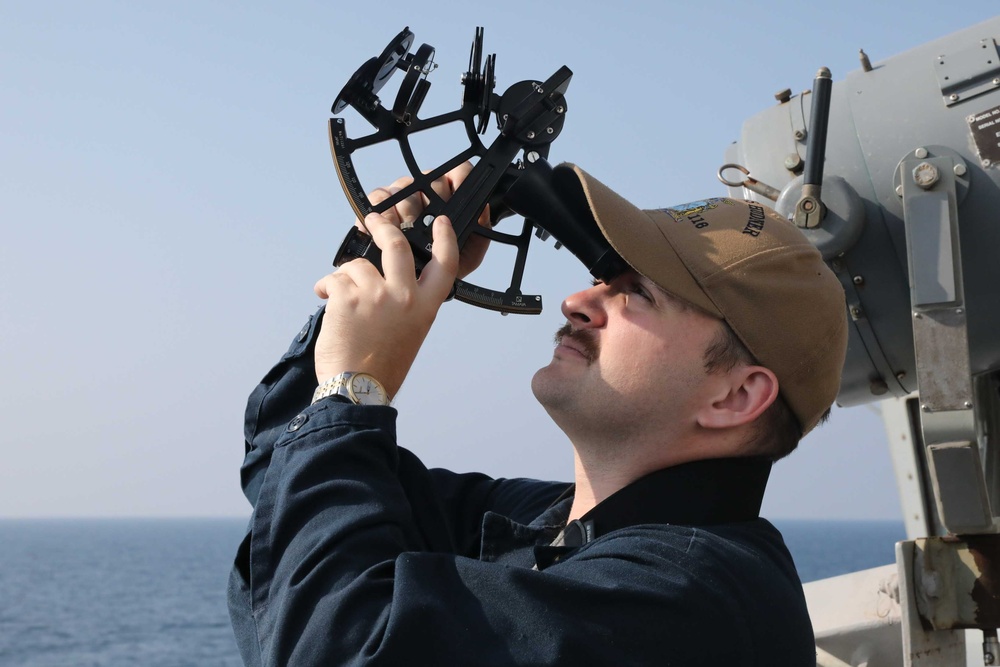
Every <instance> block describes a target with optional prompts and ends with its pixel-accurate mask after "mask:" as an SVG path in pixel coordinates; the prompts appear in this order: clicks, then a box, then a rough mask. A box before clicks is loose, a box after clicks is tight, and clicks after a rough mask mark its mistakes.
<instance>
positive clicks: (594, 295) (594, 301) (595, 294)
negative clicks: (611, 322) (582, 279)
mask: <svg viewBox="0 0 1000 667" xmlns="http://www.w3.org/2000/svg"><path fill="white" fill-rule="evenodd" d="M608 290H609V287H608V286H607V285H604V284H603V283H598V284H597V285H594V286H593V287H590V288H588V289H585V290H583V291H581V292H577V293H576V294H570V295H569V296H568V297H566V299H565V300H564V301H563V302H562V314H563V316H564V317H565V318H566V321H567V322H569V323H570V324H572V325H573V326H574V327H576V328H578V329H584V328H587V329H599V328H601V327H603V326H604V325H605V323H606V322H607V320H608V314H607V311H606V310H605V308H604V297H605V296H606V294H605V293H606V292H607V291H608Z"/></svg>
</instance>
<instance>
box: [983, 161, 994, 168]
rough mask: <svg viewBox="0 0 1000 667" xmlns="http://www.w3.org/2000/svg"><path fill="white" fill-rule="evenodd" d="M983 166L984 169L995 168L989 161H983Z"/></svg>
mask: <svg viewBox="0 0 1000 667" xmlns="http://www.w3.org/2000/svg"><path fill="white" fill-rule="evenodd" d="M983 166H984V167H991V166H993V163H992V162H990V161H989V160H983Z"/></svg>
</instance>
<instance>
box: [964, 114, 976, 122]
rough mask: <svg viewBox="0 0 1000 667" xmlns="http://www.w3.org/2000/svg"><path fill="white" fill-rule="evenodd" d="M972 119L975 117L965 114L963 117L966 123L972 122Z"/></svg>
mask: <svg viewBox="0 0 1000 667" xmlns="http://www.w3.org/2000/svg"><path fill="white" fill-rule="evenodd" d="M974 120H976V117H975V116H966V117H965V122H966V123H971V122H972V121H974Z"/></svg>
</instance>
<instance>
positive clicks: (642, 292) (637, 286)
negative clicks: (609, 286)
mask: <svg viewBox="0 0 1000 667" xmlns="http://www.w3.org/2000/svg"><path fill="white" fill-rule="evenodd" d="M629 291H630V292H632V293H633V294H638V295H639V296H640V297H642V298H643V299H645V300H646V301H649V302H652V301H653V296H652V295H651V294H650V293H649V290H647V289H646V286H645V285H643V284H642V283H641V282H639V281H638V280H635V281H633V282H632V283H631V284H630V285H629Z"/></svg>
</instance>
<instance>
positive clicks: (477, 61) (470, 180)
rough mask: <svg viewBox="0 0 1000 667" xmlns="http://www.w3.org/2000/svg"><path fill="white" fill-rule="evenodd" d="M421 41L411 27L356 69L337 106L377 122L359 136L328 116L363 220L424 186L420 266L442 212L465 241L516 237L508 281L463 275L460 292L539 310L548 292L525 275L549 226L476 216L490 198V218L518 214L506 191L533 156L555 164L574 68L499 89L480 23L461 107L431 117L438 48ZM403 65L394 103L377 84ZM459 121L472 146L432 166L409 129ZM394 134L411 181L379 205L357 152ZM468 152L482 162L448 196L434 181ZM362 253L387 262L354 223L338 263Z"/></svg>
mask: <svg viewBox="0 0 1000 667" xmlns="http://www.w3.org/2000/svg"><path fill="white" fill-rule="evenodd" d="M413 41H414V35H413V33H412V32H411V31H410V30H409V28H404V29H403V30H402V31H401V32H400V33H399V34H398V35H396V37H395V38H393V40H392V41H390V42H389V44H388V45H387V46H386V48H385V49H384V50H383V51H382V53H381V55H379V56H377V57H375V58H371V59H370V60H368V61H367V62H365V63H364V64H363V65H362V66H361V67H360V68H359V69H358V70H357V71H356V72H355V73H354V75H353V76H352V77H351V79H350V81H348V83H347V85H345V86H344V88H343V90H341V92H340V94H339V95H338V96H337V99H336V101H335V102H334V103H333V108H332V111H333V113H334V115H336V114H339V113H340V112H342V111H343V110H344V109H346V108H347V107H348V106H350V107H352V108H353V109H355V110H356V111H357V112H358V113H359V114H360V115H361V116H362V117H363V118H364V119H365V120H367V121H368V122H369V123H370V124H371V125H372V126H373V127H374V128H375V131H374V132H372V133H370V134H366V135H363V136H359V137H356V138H352V137H349V136H348V135H347V129H346V127H345V122H344V119H342V118H331V119H330V147H331V150H332V152H333V158H334V163H335V165H336V168H337V176H338V177H339V179H340V183H341V185H342V186H343V188H344V192H345V194H346V195H347V197H348V199H349V201H350V203H351V207H352V208H353V209H354V212H355V214H356V215H357V216H358V218H359V219H361V220H363V219H364V217H365V216H366V215H367V214H368V213H371V212H372V211H375V212H379V213H381V212H383V211H386V210H388V209H389V208H391V207H393V206H395V205H396V204H398V203H399V202H401V201H403V200H404V199H406V198H407V197H409V196H411V195H413V194H415V193H417V192H421V193H423V195H424V196H425V197H426V198H427V200H428V201H429V205H428V206H427V208H426V210H425V211H424V214H423V216H422V217H421V218H420V219H419V220H415V221H406V222H405V223H404V224H403V225H402V227H401V229H402V230H403V234H404V235H405V236H406V238H407V240H408V241H409V243H410V246H411V247H412V249H413V253H414V258H415V259H416V264H417V269H418V271H419V269H420V268H422V267H423V266H424V265H425V264H426V263H427V261H429V259H430V247H431V223H432V222H433V221H434V218H435V217H437V216H439V215H447V216H448V217H449V219H450V220H451V222H452V225H453V226H454V228H455V232H456V235H457V236H458V242H459V246H460V247H462V246H464V244H465V242H466V241H467V240H468V239H469V238H470V236H471V235H472V234H479V235H481V236H485V237H487V238H489V239H490V240H491V241H492V242H498V243H504V244H507V245H511V246H514V247H515V248H516V249H517V254H516V258H515V261H514V267H513V272H512V275H511V282H510V285H509V286H508V287H507V288H506V289H505V290H494V289H488V288H484V287H479V286H477V285H473V284H471V283H467V282H464V281H461V280H459V281H457V282H456V284H455V291H454V294H455V298H456V299H459V300H460V301H464V302H466V303H470V304H472V305H475V306H479V307H482V308H489V309H492V310H497V311H500V312H501V313H538V312H540V311H541V297H540V296H534V295H523V294H522V293H521V278H522V276H523V273H524V266H525V261H526V258H527V251H528V245H529V243H530V241H531V236H532V232H533V231H535V232H536V233H537V234H538V235H539V236H541V237H543V238H545V237H546V236H548V233H547V232H545V231H544V229H543V228H542V227H541V226H538V225H536V224H535V223H533V222H532V221H531V220H529V219H527V218H526V219H525V221H524V226H523V228H522V231H521V233H520V234H516V235H514V234H505V233H502V232H498V231H496V230H495V229H493V228H492V227H483V226H481V225H479V224H478V223H477V221H478V219H479V216H480V214H481V213H482V211H483V210H484V208H485V207H486V205H487V204H489V205H490V217H491V222H492V224H496V223H497V222H498V221H499V220H500V219H501V218H503V217H505V216H507V215H511V214H512V211H511V209H510V207H508V206H506V205H505V202H504V195H505V193H506V192H507V191H508V190H509V189H510V187H511V186H512V185H513V184H514V183H515V182H516V181H517V180H518V179H519V178H520V177H521V176H522V175H524V174H525V173H526V172H528V171H530V170H532V169H533V168H535V165H538V166H539V167H540V168H545V169H549V170H550V168H549V167H548V164H547V162H546V161H545V158H546V157H547V156H548V151H549V145H550V144H551V143H552V141H554V140H555V138H556V137H557V136H559V133H560V131H561V130H562V127H563V123H564V121H565V117H566V99H565V97H564V94H565V92H566V89H567V87H568V86H569V81H570V78H571V77H572V75H573V73H572V72H571V71H570V70H569V69H568V68H566V67H561V68H560V69H559V70H558V71H557V72H556V73H555V74H553V75H552V76H550V77H549V78H548V79H546V80H545V81H520V82H518V83H515V84H513V85H512V86H510V87H509V88H508V89H507V90H506V91H505V92H504V93H503V94H502V95H499V94H497V93H495V92H494V87H495V84H496V80H495V71H496V55H495V54H492V55H489V56H486V57H485V58H484V57H483V29H482V28H477V29H476V36H475V39H474V40H473V44H472V51H471V53H470V56H469V69H468V71H467V72H466V73H465V74H464V76H463V77H462V86H463V87H464V92H463V96H462V105H461V107H460V108H459V109H457V110H455V111H451V112H448V113H444V114H440V115H438V116H434V117H432V118H426V119H425V118H421V117H420V115H419V112H420V107H421V105H422V104H423V101H424V99H425V97H426V95H427V92H428V90H429V89H430V81H429V80H428V78H427V77H428V75H429V74H430V73H431V71H433V69H434V68H435V67H436V65H435V64H434V48H433V47H432V46H429V45H427V44H423V45H421V46H420V47H419V48H418V49H417V50H416V52H414V53H411V52H410V47H411V46H412V45H413ZM396 70H400V71H402V72H404V73H405V74H404V77H403V81H402V83H401V85H400V88H399V92H398V93H397V94H396V98H395V100H394V101H393V104H392V106H391V108H390V107H388V106H386V105H384V104H383V103H382V100H380V99H379V97H378V93H379V91H380V90H381V89H382V87H383V86H384V85H385V83H386V82H387V81H388V80H389V78H390V77H391V76H392V75H393V73H395V72H396ZM491 116H492V117H495V118H496V123H497V127H498V129H499V130H500V134H499V135H498V136H497V138H496V139H495V140H494V141H493V143H492V144H490V145H489V146H486V145H485V144H484V143H483V141H482V139H481V135H482V134H483V133H485V132H486V130H487V128H488V125H489V120H490V117H491ZM453 122H462V123H463V125H464V127H465V130H466V135H467V137H468V140H469V147H468V148H466V149H465V150H463V151H461V152H459V153H458V154H457V155H455V156H454V157H452V158H450V159H448V160H446V161H445V162H444V163H442V164H441V165H439V166H437V167H434V168H432V169H430V170H428V171H427V172H426V173H425V172H424V171H422V170H421V167H420V166H418V165H417V162H416V159H415V158H414V156H413V151H412V149H411V147H410V139H409V138H410V135H412V134H415V133H417V132H423V131H425V130H430V129H433V128H436V127H440V126H442V125H445V124H448V123H453ZM390 140H391V141H396V142H398V145H399V148H400V151H401V152H402V155H403V160H404V161H405V163H406V166H407V169H408V170H409V171H410V175H411V176H412V178H413V182H412V183H411V184H410V185H409V186H407V187H405V188H403V189H402V190H400V191H399V192H396V193H395V194H393V195H392V196H390V197H389V198H387V199H385V200H383V201H381V202H379V203H378V204H373V203H372V202H371V200H370V199H369V197H368V195H367V194H365V189H364V188H363V187H362V185H361V182H360V180H359V178H358V174H357V171H356V169H355V166H354V163H353V160H352V155H353V154H354V153H355V152H356V151H359V150H362V149H364V148H367V147H369V146H372V145H375V144H379V143H382V142H385V141H390ZM466 161H474V162H475V165H474V166H473V168H472V171H471V173H470V174H469V175H468V177H467V178H466V179H465V180H464V181H463V182H462V184H461V185H460V186H459V187H458V188H457V189H456V191H455V192H454V194H453V195H452V197H451V198H450V199H449V200H448V201H444V200H443V199H442V198H441V197H440V196H439V195H438V194H437V193H436V192H434V190H433V189H432V187H431V183H432V182H433V181H434V180H436V179H438V178H440V177H441V176H443V175H444V174H445V173H447V172H448V171H450V170H451V169H454V168H455V167H457V166H458V165H460V164H462V163H463V162H466ZM358 257H363V258H365V259H368V260H369V261H371V262H372V263H373V264H375V265H376V266H378V267H379V268H380V269H381V262H380V253H379V250H378V248H377V247H376V246H375V244H374V243H372V240H371V237H370V236H368V235H367V234H365V233H364V232H362V231H360V230H358V229H356V228H352V229H351V231H350V232H349V233H348V235H347V237H346V238H345V239H344V242H343V244H342V245H341V247H340V250H339V251H338V252H337V256H336V257H335V259H334V264H335V265H337V266H339V265H340V264H341V263H343V262H345V261H348V260H351V259H355V258H358Z"/></svg>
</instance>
